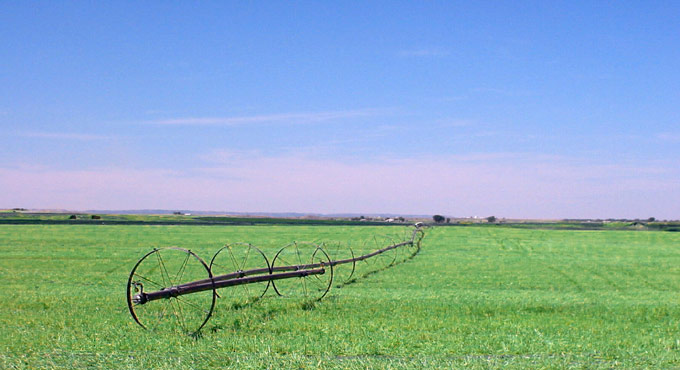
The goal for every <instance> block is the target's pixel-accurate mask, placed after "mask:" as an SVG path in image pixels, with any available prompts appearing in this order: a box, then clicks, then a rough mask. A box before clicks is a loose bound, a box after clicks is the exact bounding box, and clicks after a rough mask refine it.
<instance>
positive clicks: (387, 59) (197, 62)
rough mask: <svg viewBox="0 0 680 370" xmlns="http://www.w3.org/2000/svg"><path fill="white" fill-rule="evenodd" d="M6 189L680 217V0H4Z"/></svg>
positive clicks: (2, 179) (408, 209)
mask: <svg viewBox="0 0 680 370" xmlns="http://www.w3.org/2000/svg"><path fill="white" fill-rule="evenodd" d="M0 55H2V57H0V187H1V188H4V190H3V191H2V192H0V208H2V207H4V208H11V207H25V208H64V209H144V208H162V209H193V210H214V211H242V212H310V213H312V212H318V213H336V212H352V213H382V212H385V213H395V214H414V213H415V214H433V213H441V214H446V215H449V216H473V215H477V216H488V215H496V216H498V217H510V218H515V217H516V218H589V217H592V218H597V217H601V218H609V217H613V218H619V217H628V218H638V217H639V218H647V217H656V218H659V219H679V218H680V166H678V162H679V161H678V158H680V89H678V86H680V4H679V3H677V2H673V1H668V2H656V1H639V2H628V1H618V2H604V1H587V2H581V1H568V2H566V1H565V2H558V1H550V2H548V1H537V2H516V1H508V2H498V1H494V2H460V3H456V2H450V1H443V2H400V1H395V2H378V1H375V2H345V1H338V2H222V3H216V2H204V3H201V2H179V1H177V2H171V1H163V2H143V3H139V2H115V3H111V4H109V3H104V2H101V3H97V2H32V1H23V2H19V1H17V2H9V1H7V2H2V3H1V4H0Z"/></svg>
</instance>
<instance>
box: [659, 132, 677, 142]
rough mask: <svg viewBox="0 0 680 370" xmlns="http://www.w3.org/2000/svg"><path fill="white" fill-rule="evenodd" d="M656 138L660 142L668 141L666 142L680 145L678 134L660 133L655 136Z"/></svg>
mask: <svg viewBox="0 0 680 370" xmlns="http://www.w3.org/2000/svg"><path fill="white" fill-rule="evenodd" d="M656 137H657V138H658V139H659V140H662V141H668V142H671V143H680V133H672V132H662V133H660V134H658V135H656Z"/></svg>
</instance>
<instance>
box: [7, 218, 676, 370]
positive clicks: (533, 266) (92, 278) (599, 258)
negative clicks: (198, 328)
mask: <svg viewBox="0 0 680 370" xmlns="http://www.w3.org/2000/svg"><path fill="white" fill-rule="evenodd" d="M404 232H405V228H402V227H393V226H392V227H381V226H276V225H259V226H182V225H169V226H164V225H153V226H149V225H146V226H143V225H114V226H112V225H78V224H76V225H0V281H1V282H2V285H3V287H2V289H1V290H0V328H1V329H2V335H0V368H10V369H11V368H65V367H66V368H68V367H75V368H129V369H140V368H158V369H173V368H183V369H195V368H225V367H226V368H239V369H244V368H246V369H247V368H253V369H261V368H272V369H278V368H310V369H314V368H343V369H344V368H348V369H363V368H386V369H394V368H404V369H412V368H437V367H439V368H489V367H491V368H501V367H502V368H517V369H522V368H587V369H593V368H631V369H639V368H674V367H675V368H680V321H679V320H680V306H679V305H678V303H680V293H679V292H680V234H678V233H673V232H660V231H573V230H571V231H570V230H540V229H518V228H506V227H475V226H469V227H438V228H431V229H429V230H427V236H426V237H425V239H424V240H423V247H422V249H421V251H420V252H419V253H418V254H417V255H416V256H415V257H414V258H412V259H409V260H407V261H405V262H404V263H400V264H397V265H395V266H392V267H390V268H388V269H384V270H380V271H377V272H376V271H375V270H376V268H374V267H373V266H370V265H360V266H359V270H358V272H357V274H356V279H355V280H354V281H353V282H351V283H350V284H344V285H342V286H341V287H339V288H337V287H334V289H333V290H331V291H330V293H329V295H328V296H326V297H325V298H324V299H323V300H322V301H321V302H319V303H316V304H309V303H307V304H303V303H301V302H300V301H299V300H296V299H291V298H287V299H286V298H280V297H276V296H275V295H274V294H273V291H269V292H268V294H267V295H266V298H265V299H263V300H260V301H258V302H256V303H254V304H251V305H247V306H245V307H239V306H236V307H235V306H234V305H233V304H231V303H230V298H229V289H230V288H227V289H223V290H222V291H220V294H221V296H222V297H221V298H220V299H218V302H217V306H216V309H215V315H214V317H213V318H212V319H211V320H210V321H209V322H208V323H207V325H206V326H205V327H204V329H203V331H202V335H201V336H199V337H197V338H194V337H190V336H187V335H182V334H179V333H177V332H173V331H156V332H150V331H145V330H143V329H141V328H140V327H138V326H137V325H136V324H135V323H134V322H133V320H132V319H131V318H130V315H129V313H128V311H127V307H126V299H125V285H126V282H127V278H128V274H129V271H130V270H131V269H132V267H133V266H134V264H135V262H136V261H137V260H138V259H139V258H140V257H142V256H143V255H144V254H145V253H146V252H148V251H149V250H151V249H152V248H154V247H164V246H170V245H176V246H181V247H185V248H190V249H191V250H192V251H194V252H196V253H197V254H198V255H199V256H201V257H203V258H204V259H207V260H209V259H210V258H211V257H212V255H213V253H214V252H216V251H217V250H218V249H219V248H220V247H221V246H222V245H224V244H225V243H228V242H229V243H232V242H250V243H252V244H255V245H257V246H260V247H262V249H263V250H264V251H265V253H266V254H267V256H273V254H274V253H276V251H277V250H278V249H279V248H280V247H282V246H284V245H286V244H288V243H290V242H292V241H323V242H328V243H331V244H332V243H334V242H341V243H350V244H351V245H352V246H353V247H354V248H355V249H356V250H370V249H371V248H374V247H375V246H376V245H379V246H380V245H382V244H385V245H387V244H389V243H390V241H391V240H393V239H395V238H396V239H398V238H401V237H402V236H403V234H404ZM374 236H376V238H375V241H374V239H373V238H374ZM390 237H392V238H393V239H390ZM376 241H377V244H376ZM371 243H373V244H371ZM270 258H271V257H270ZM341 268H342V267H341ZM341 268H339V269H338V271H337V272H338V273H339V274H340V273H342V271H341V270H340V269H341ZM334 285H337V284H334Z"/></svg>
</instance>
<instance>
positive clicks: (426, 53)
mask: <svg viewBox="0 0 680 370" xmlns="http://www.w3.org/2000/svg"><path fill="white" fill-rule="evenodd" d="M450 54H451V53H450V52H449V51H447V50H444V49H441V48H421V49H408V50H401V51H400V52H399V56H401V57H445V56H448V55H450Z"/></svg>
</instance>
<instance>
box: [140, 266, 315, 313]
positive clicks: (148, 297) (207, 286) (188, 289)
mask: <svg viewBox="0 0 680 370" xmlns="http://www.w3.org/2000/svg"><path fill="white" fill-rule="evenodd" d="M325 273H326V269H324V268H320V269H313V270H300V271H291V272H283V273H278V274H267V275H259V276H251V277H243V278H236V279H231V280H221V281H213V280H207V281H202V282H199V281H195V282H192V283H190V284H184V285H178V286H174V287H170V288H168V289H163V290H158V291H155V292H151V293H143V292H142V293H140V294H136V295H135V296H134V297H133V298H132V301H133V302H134V303H136V304H144V303H147V302H150V301H155V300H158V299H164V298H165V299H167V298H171V297H179V296H182V295H185V294H191V293H198V292H203V291H206V290H213V289H219V288H224V287H229V286H236V285H243V284H253V283H259V282H262V281H272V280H279V279H290V278H294V277H304V276H310V275H323V274H325Z"/></svg>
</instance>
